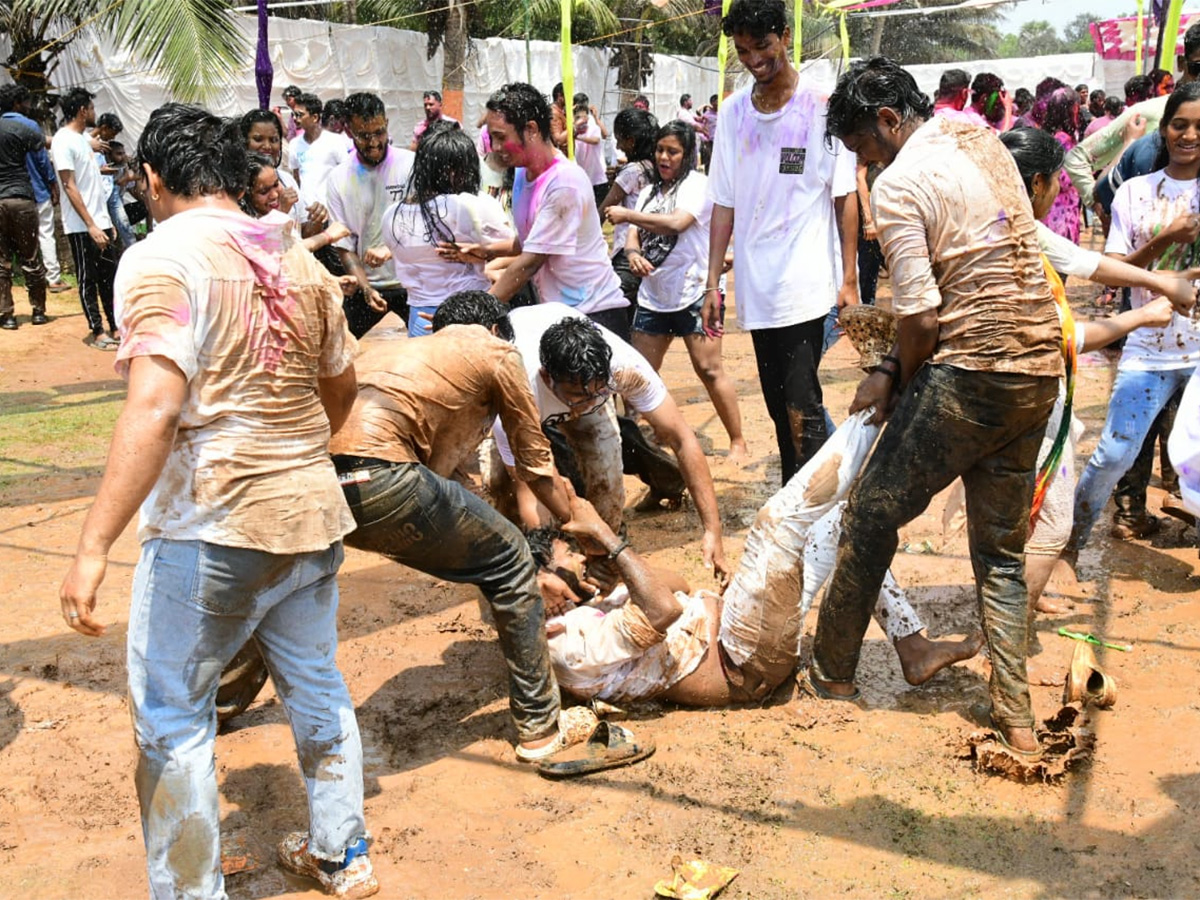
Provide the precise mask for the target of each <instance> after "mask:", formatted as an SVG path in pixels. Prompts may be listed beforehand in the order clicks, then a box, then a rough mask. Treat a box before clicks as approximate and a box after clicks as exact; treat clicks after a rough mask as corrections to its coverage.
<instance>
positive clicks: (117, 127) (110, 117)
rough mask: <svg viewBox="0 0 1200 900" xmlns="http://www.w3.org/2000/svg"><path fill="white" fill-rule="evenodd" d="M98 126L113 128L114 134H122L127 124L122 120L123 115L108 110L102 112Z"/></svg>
mask: <svg viewBox="0 0 1200 900" xmlns="http://www.w3.org/2000/svg"><path fill="white" fill-rule="evenodd" d="M96 127H97V128H111V129H112V132H113V134H120V133H121V132H122V131H124V130H125V126H124V125H123V124H122V122H121V117H120V116H118V115H117V114H116V113H111V112H106V113H101V114H100V117H99V118H97V119H96Z"/></svg>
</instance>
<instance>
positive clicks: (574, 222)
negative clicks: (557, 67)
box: [443, 82, 629, 340]
mask: <svg viewBox="0 0 1200 900" xmlns="http://www.w3.org/2000/svg"><path fill="white" fill-rule="evenodd" d="M487 129H488V133H489V134H490V136H491V140H492V153H493V154H495V155H496V157H497V161H498V162H499V163H500V165H502V166H515V167H516V169H517V173H516V176H515V178H514V180H513V201H512V210H513V219H514V223H515V225H516V227H517V237H516V239H515V240H513V241H511V242H501V243H495V244H488V245H485V246H474V245H468V246H461V245H460V246H459V247H458V248H450V247H446V248H443V253H444V255H445V256H446V257H447V258H449V259H460V260H462V261H470V262H474V261H477V260H478V259H480V258H482V259H484V260H485V261H486V260H491V259H494V258H495V257H497V256H512V257H515V259H513V261H512V263H511V264H510V265H509V266H508V267H507V268H506V269H505V270H504V273H503V275H501V276H500V279H499V280H498V281H497V282H496V283H495V284H494V285H492V289H491V294H492V295H493V296H495V297H497V298H499V299H500V300H501V301H502V302H504V303H507V302H509V301H510V300H511V299H512V298H513V296H514V295H515V294H516V293H517V291H519V290H520V289H521V288H522V287H523V286H524V285H525V284H526V282H528V281H531V280H532V281H533V283H534V285H535V286H536V287H537V290H538V294H539V295H540V299H541V300H542V302H544V303H551V302H557V303H565V304H566V305H567V306H570V307H573V308H574V309H576V310H578V311H579V312H581V313H583V314H584V315H586V316H587V317H588V318H590V319H592V320H593V321H594V322H598V323H599V324H601V325H603V326H604V327H605V328H607V329H609V330H610V331H612V332H614V333H616V334H618V335H620V336H621V337H622V338H624V339H625V340H628V339H629V315H628V312H627V308H628V306H629V301H628V300H626V299H625V295H624V294H622V293H621V280H620V279H619V278H618V277H617V273H616V272H614V271H613V267H612V263H611V262H610V261H609V258H608V245H607V244H606V243H605V240H604V232H603V231H602V230H601V225H600V216H599V215H598V214H597V212H596V198H595V195H594V194H593V191H592V184H591V180H590V179H589V178H588V176H587V174H586V173H584V171H583V169H581V168H580V167H579V166H578V165H576V164H575V163H573V162H571V161H570V160H569V159H567V158H566V157H564V156H563V155H562V154H561V153H559V152H558V151H556V150H555V149H554V145H553V144H552V143H551V142H550V105H549V104H548V103H547V102H546V98H545V97H543V96H542V94H541V92H540V91H538V89H537V88H535V87H534V86H533V85H530V84H522V83H520V82H516V83H513V84H507V85H505V86H504V87H502V88H500V90H498V91H496V93H494V94H492V96H491V97H490V98H488V102H487Z"/></svg>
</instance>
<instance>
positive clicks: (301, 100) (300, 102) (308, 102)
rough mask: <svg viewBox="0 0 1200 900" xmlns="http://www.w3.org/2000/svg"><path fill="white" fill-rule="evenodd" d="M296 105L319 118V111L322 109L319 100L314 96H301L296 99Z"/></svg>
mask: <svg viewBox="0 0 1200 900" xmlns="http://www.w3.org/2000/svg"><path fill="white" fill-rule="evenodd" d="M296 105H297V106H303V107H304V108H305V110H307V111H308V112H309V113H310V114H311V115H314V116H316V117H317V118H318V119H319V118H321V110H322V109H324V107H323V106H322V104H321V98H320V97H318V96H317V95H316V94H301V95H300V96H299V97H297V98H296Z"/></svg>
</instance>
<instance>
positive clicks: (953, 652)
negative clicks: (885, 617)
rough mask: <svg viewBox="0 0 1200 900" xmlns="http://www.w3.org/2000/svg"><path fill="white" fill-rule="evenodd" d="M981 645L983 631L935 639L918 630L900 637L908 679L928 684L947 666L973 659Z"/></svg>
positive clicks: (899, 648) (898, 645) (899, 650)
mask: <svg viewBox="0 0 1200 900" xmlns="http://www.w3.org/2000/svg"><path fill="white" fill-rule="evenodd" d="M981 647H983V635H982V634H981V633H979V632H976V633H975V634H973V635H970V636H969V637H966V638H964V639H963V640H961V641H931V640H930V639H929V638H927V637H925V635H923V634H921V632H919V631H918V632H917V633H916V634H910V635H909V636H908V637H903V638H900V640H898V641H896V653H897V654H898V655H899V657H900V668H901V669H902V670H903V671H904V680H905V681H907V682H908V683H909V684H911V685H918V684H924V683H925V682H926V681H928V680H929V679H930V678H932V677H933V676H934V675H936V674H937V673H938V672H940V671H941V670H942V669H944V668H946V666H952V665H954V664H955V663H956V662H962V661H963V660H964V659H970V658H971V657H972V656H974V655H975V654H976V653H978V652H979V650H980V648H981Z"/></svg>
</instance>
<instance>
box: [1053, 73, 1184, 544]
mask: <svg viewBox="0 0 1200 900" xmlns="http://www.w3.org/2000/svg"><path fill="white" fill-rule="evenodd" d="M1159 133H1160V134H1161V135H1162V137H1163V150H1162V152H1161V153H1160V157H1159V160H1158V165H1157V166H1156V170H1155V171H1153V172H1151V173H1150V174H1149V175H1142V176H1139V177H1136V178H1130V179H1129V180H1127V181H1126V182H1125V183H1124V184H1122V185H1121V187H1120V188H1119V189H1118V190H1117V194H1116V196H1115V197H1114V198H1113V204H1112V227H1111V229H1110V230H1109V234H1108V241H1107V243H1106V244H1105V248H1104V250H1105V253H1106V254H1107V255H1109V256H1117V257H1121V258H1123V259H1124V260H1125V261H1126V262H1128V263H1131V264H1133V265H1136V266H1140V267H1144V268H1150V267H1153V268H1155V269H1157V270H1160V271H1162V270H1175V271H1182V270H1185V269H1190V268H1192V267H1194V266H1196V265H1197V263H1200V184H1198V183H1197V180H1196V179H1197V176H1200V82H1191V83H1189V84H1185V85H1181V86H1180V87H1179V88H1178V89H1177V90H1176V91H1175V93H1173V94H1172V95H1171V97H1170V99H1168V100H1167V105H1166V108H1165V110H1164V112H1163V117H1162V120H1161V122H1160V124H1159ZM1150 300H1151V294H1150V292H1149V291H1147V290H1146V289H1145V288H1135V289H1134V290H1133V293H1132V301H1133V307H1134V308H1135V309H1137V308H1139V307H1142V306H1144V305H1145V304H1147V303H1149V302H1150ZM1198 359H1200V328H1197V324H1196V321H1195V320H1194V319H1192V318H1191V317H1190V316H1181V315H1179V314H1178V313H1175V314H1173V315H1172V317H1171V321H1170V323H1169V324H1168V325H1166V326H1165V327H1163V328H1144V329H1141V330H1139V331H1135V332H1133V333H1132V334H1131V335H1130V336H1129V338H1128V339H1127V340H1126V341H1125V348H1124V350H1123V351H1122V353H1121V361H1120V363H1119V364H1118V366H1117V378H1116V381H1115V382H1114V383H1113V389H1112V397H1111V398H1110V400H1109V406H1108V417H1107V419H1106V420H1105V423H1104V432H1103V433H1102V434H1101V437H1100V443H1099V445H1098V446H1097V447H1096V450H1095V452H1093V453H1092V457H1091V459H1089V460H1088V464H1087V467H1086V468H1085V469H1084V471H1083V475H1082V477H1081V478H1080V479H1079V487H1078V489H1077V490H1076V492H1075V526H1074V530H1073V531H1072V533H1071V539H1070V541H1069V543H1068V545H1067V551H1066V552H1067V554H1072V555H1074V554H1077V553H1078V552H1079V550H1080V549H1081V548H1082V547H1083V545H1084V544H1085V543H1087V539H1088V536H1089V535H1090V534H1091V530H1092V527H1093V526H1094V525H1095V523H1096V520H1097V519H1098V518H1099V517H1100V513H1101V512H1102V511H1103V509H1104V507H1105V505H1106V504H1107V502H1108V498H1109V495H1110V494H1111V493H1112V490H1113V488H1114V487H1115V486H1116V484H1117V481H1118V480H1119V479H1120V478H1121V476H1122V475H1124V474H1125V472H1127V471H1128V470H1129V467H1130V466H1131V465H1132V464H1133V461H1134V460H1135V459H1136V457H1137V454H1138V451H1139V450H1140V449H1141V446H1142V442H1143V440H1144V439H1145V437H1146V434H1147V433H1148V432H1149V430H1150V426H1151V425H1152V423H1153V422H1154V419H1155V418H1156V417H1157V416H1158V414H1159V412H1160V411H1161V410H1162V408H1163V407H1164V406H1165V405H1166V404H1167V402H1168V401H1169V400H1170V399H1171V397H1172V395H1174V394H1175V393H1176V392H1177V391H1178V390H1180V389H1181V388H1182V387H1183V386H1184V385H1185V384H1187V381H1188V379H1189V378H1190V377H1191V374H1192V371H1193V370H1194V369H1195V368H1196V362H1197V360H1198Z"/></svg>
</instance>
